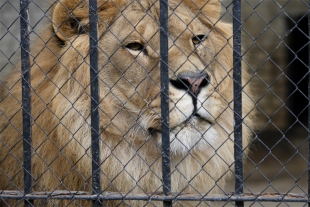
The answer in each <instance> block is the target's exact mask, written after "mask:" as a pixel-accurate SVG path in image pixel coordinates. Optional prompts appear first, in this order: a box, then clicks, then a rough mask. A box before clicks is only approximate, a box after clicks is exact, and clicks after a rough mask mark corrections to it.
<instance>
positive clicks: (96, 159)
mask: <svg viewBox="0 0 310 207" xmlns="http://www.w3.org/2000/svg"><path fill="white" fill-rule="evenodd" d="M97 7H98V5H97V0H89V27H90V28H89V41H90V42H89V44H90V52H89V58H90V90H91V92H90V93H91V149H92V188H93V194H96V195H97V196H98V197H99V194H100V193H101V189H100V148H99V141H100V131H99V129H100V128H99V124H100V123H99V122H100V121H99V82H98V73H99V72H98V11H97ZM93 206H94V207H99V206H101V204H100V201H99V200H98V199H96V200H94V202H93Z"/></svg>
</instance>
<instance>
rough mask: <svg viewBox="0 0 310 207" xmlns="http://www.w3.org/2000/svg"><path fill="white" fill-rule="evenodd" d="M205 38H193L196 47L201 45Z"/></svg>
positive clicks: (200, 36)
mask: <svg viewBox="0 0 310 207" xmlns="http://www.w3.org/2000/svg"><path fill="white" fill-rule="evenodd" d="M204 38H205V35H197V36H195V37H193V38H192V42H193V44H194V45H195V46H196V45H198V44H200V43H201V42H202V41H203V40H204Z"/></svg>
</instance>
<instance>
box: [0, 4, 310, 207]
mask: <svg viewBox="0 0 310 207" xmlns="http://www.w3.org/2000/svg"><path fill="white" fill-rule="evenodd" d="M241 2H242V21H243V22H244V23H243V28H242V29H243V34H242V35H243V38H242V41H243V48H244V58H243V64H244V65H245V66H247V67H248V69H249V71H250V73H251V75H252V79H251V83H254V91H255V95H256V97H255V98H254V100H255V102H256V110H257V120H256V122H257V126H258V127H257V129H256V130H255V133H254V141H253V143H252V146H251V154H250V155H249V157H248V158H247V162H246V165H245V173H244V178H245V187H244V191H245V192H280V193H307V188H308V186H307V182H308V181H307V176H308V174H307V169H308V165H307V159H308V152H307V146H308V141H307V139H308V130H307V119H308V104H309V99H308V97H307V96H308V76H309V74H308V73H309V67H308V65H309V49H308V45H309V37H308V24H309V23H308V15H309V10H310V8H309V2H308V1H306V0H242V1H241ZM222 4H223V8H224V10H225V11H224V12H223V16H222V18H223V19H224V20H225V21H231V19H232V13H231V8H232V3H231V0H228V1H222ZM47 14H49V4H48V3H47V2H46V1H44V0H32V1H31V5H30V20H31V26H32V29H33V30H32V32H31V38H35V37H36V36H37V32H38V28H40V25H42V24H44V22H46V21H47V20H48V19H47V18H48V15H47ZM46 15H47V16H46ZM19 21H20V20H19V1H10V0H2V1H1V2H0V71H1V72H0V79H2V78H3V76H5V75H6V74H7V73H8V72H9V71H10V70H11V69H12V68H14V67H16V65H17V63H18V60H19V57H20V48H19V44H20V42H19V39H20V33H19V32H20V31H19ZM232 186H233V185H232ZM232 186H229V188H228V191H231V192H233V191H234V189H233V187H232ZM227 206H228V205H227ZM246 206H307V204H305V203H280V204H279V203H246Z"/></svg>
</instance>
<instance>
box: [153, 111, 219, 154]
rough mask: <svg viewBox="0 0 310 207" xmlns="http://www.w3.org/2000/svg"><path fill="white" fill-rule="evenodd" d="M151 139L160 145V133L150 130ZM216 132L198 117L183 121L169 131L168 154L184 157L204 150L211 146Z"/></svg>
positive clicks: (216, 135) (209, 124)
mask: <svg viewBox="0 0 310 207" xmlns="http://www.w3.org/2000/svg"><path fill="white" fill-rule="evenodd" d="M152 131H153V132H154V133H152V137H153V138H154V136H156V140H158V142H159V143H160V144H161V133H160V131H158V130H154V129H152ZM217 137H218V133H217V131H216V130H215V129H214V127H213V124H211V123H210V122H209V121H206V120H203V119H201V118H199V117H193V118H192V119H190V120H187V121H184V122H183V123H181V124H179V125H178V126H176V127H174V128H172V129H171V130H170V152H171V155H172V156H174V155H182V156H186V155H187V154H189V153H190V152H193V151H200V150H206V149H208V148H210V147H212V146H213V144H214V142H215V141H216V138H217Z"/></svg>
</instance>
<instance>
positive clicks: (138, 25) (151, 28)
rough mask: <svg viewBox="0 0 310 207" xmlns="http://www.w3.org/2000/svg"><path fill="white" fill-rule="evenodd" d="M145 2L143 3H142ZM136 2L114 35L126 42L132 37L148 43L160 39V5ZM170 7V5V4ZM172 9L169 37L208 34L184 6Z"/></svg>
mask: <svg viewBox="0 0 310 207" xmlns="http://www.w3.org/2000/svg"><path fill="white" fill-rule="evenodd" d="M142 2H143V3H142ZM142 2H141V3H139V2H134V3H132V4H130V5H129V6H128V7H126V8H125V9H124V10H123V11H122V14H121V16H119V17H118V18H117V19H116V21H115V24H114V25H113V26H112V27H114V30H115V31H114V33H117V34H120V36H119V37H118V38H120V39H122V40H124V39H126V38H128V37H129V36H131V35H133V34H134V35H135V36H141V37H142V38H143V39H144V40H146V41H147V42H148V41H150V40H151V39H154V38H159V29H160V22H159V15H160V7H159V3H158V2H155V3H152V2H153V1H142ZM169 5H170V3H169ZM173 5H174V4H172V6H171V7H170V10H169V13H170V14H169V19H168V25H169V35H170V37H171V39H172V40H175V39H180V37H182V36H186V35H190V36H192V35H193V34H195V33H207V31H208V28H207V27H206V26H205V25H203V24H202V23H201V22H200V21H199V19H198V18H196V16H195V15H194V14H193V13H192V12H191V11H190V9H188V8H187V7H185V6H184V5H177V6H173Z"/></svg>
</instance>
